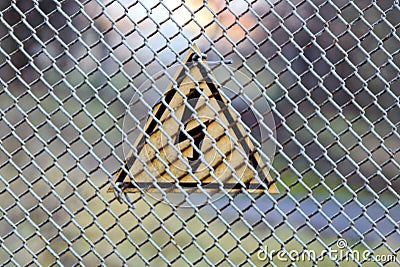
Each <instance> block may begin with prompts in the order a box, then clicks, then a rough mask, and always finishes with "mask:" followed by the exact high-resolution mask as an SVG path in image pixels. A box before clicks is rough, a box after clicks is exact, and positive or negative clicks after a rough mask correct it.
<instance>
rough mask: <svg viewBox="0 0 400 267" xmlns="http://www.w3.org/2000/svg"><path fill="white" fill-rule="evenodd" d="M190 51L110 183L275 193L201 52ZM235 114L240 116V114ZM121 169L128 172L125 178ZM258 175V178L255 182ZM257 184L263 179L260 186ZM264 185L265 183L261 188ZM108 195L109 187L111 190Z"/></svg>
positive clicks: (169, 189)
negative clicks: (123, 163) (198, 56)
mask: <svg viewBox="0 0 400 267" xmlns="http://www.w3.org/2000/svg"><path fill="white" fill-rule="evenodd" d="M194 50H196V51H197V53H195V52H194V51H190V52H189V53H188V55H187V56H186V57H185V59H184V62H183V63H185V64H186V66H187V67H185V66H182V67H180V68H179V70H178V72H177V74H176V75H175V80H176V81H177V86H176V87H174V86H173V84H172V83H171V84H170V85H169V87H168V88H167V90H166V92H165V94H164V96H163V98H162V99H161V101H160V102H159V103H158V104H157V105H156V106H155V107H154V109H153V116H150V118H149V119H148V121H147V123H146V125H145V128H144V131H145V133H142V134H141V135H140V136H139V138H138V139H137V140H136V143H135V144H134V147H135V149H136V150H137V155H138V157H135V156H134V153H133V151H131V152H130V153H129V156H128V159H127V163H126V165H125V168H123V169H121V170H120V171H119V172H118V174H117V176H116V178H115V183H117V184H118V185H122V188H123V191H124V192H137V191H138V187H140V188H143V189H145V190H146V191H148V192H161V191H164V192H182V191H183V190H185V191H189V192H199V191H203V190H206V191H207V190H208V191H214V192H215V191H216V190H219V189H222V188H223V189H224V190H226V191H228V192H231V193H232V192H241V191H242V188H245V189H246V190H247V191H248V192H250V193H261V192H264V190H268V192H269V193H277V192H278V191H277V188H276V186H275V184H274V183H273V181H272V179H271V177H270V175H269V174H268V172H267V168H266V166H265V165H264V163H263V162H262V160H261V157H260V155H259V153H258V152H257V150H256V148H255V147H254V145H253V143H252V141H251V140H250V138H249V136H248V135H249V134H251V133H248V132H246V130H245V128H244V127H243V125H242V123H241V122H240V121H239V120H238V114H237V112H235V110H233V107H232V106H230V105H229V104H228V101H227V99H226V98H225V97H224V96H223V95H222V94H221V93H220V91H219V89H218V86H217V85H216V84H215V83H214V82H212V81H211V80H210V79H208V78H207V77H208V76H209V75H210V73H211V72H210V70H209V68H208V65H207V64H206V62H205V61H204V60H201V59H200V60H196V59H195V58H196V57H197V55H198V54H199V53H200V52H199V50H198V49H197V48H194ZM239 116H240V115H239ZM125 170H129V172H130V175H131V177H133V179H131V177H130V175H128V174H127V173H126V171H125ZM255 177H258V179H255ZM259 181H262V182H261V183H260V182H259ZM263 183H265V184H263ZM110 191H113V188H112V187H111V188H110Z"/></svg>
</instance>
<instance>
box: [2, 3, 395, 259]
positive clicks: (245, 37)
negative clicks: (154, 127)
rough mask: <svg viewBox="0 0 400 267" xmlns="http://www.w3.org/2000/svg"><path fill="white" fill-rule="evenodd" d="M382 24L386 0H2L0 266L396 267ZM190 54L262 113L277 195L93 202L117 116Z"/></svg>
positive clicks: (117, 154)
mask: <svg viewBox="0 0 400 267" xmlns="http://www.w3.org/2000/svg"><path fill="white" fill-rule="evenodd" d="M399 11H400V10H399V2H398V1H389V0H383V1H366V0H360V1H342V0H296V1H288V0H266V1H260V0H255V1H250V0H247V1H245V0H241V1H236V0H234V1H227V2H224V1H217V0H209V1H204V2H203V1H197V0H195V1H185V2H181V1H177V0H168V1H160V2H159V1H144V0H143V1H130V0H129V1H128V0H86V1H85V0H64V1H53V0H41V1H40V0H33V1H25V0H12V1H8V0H4V1H1V2H0V45H1V46H0V82H1V88H0V140H1V141H0V179H1V181H0V203H1V204H0V211H1V214H0V243H1V244H0V262H1V263H2V265H29V264H32V265H67V266H68V265H88V266H96V265H101V264H105V265H110V266H118V265H123V264H127V265H130V266H143V265H152V266H153V265H154V266H156V265H159V266H170V265H174V266H187V265H199V266H208V265H221V266H263V265H267V264H269V265H272V266H288V265H290V264H292V265H293V266H311V265H324V266H334V265H338V264H340V265H343V266H357V265H358V266H361V265H365V266H398V265H399V264H400V259H399V255H400V230H399V222H400V205H399V204H400V203H399V201H400V196H399V190H400V132H399V124H400V101H399V95H400V79H399V61H400V53H399V49H400V45H399V44H400V40H399V28H400V12H399ZM193 45H197V46H198V47H199V48H200V50H201V52H202V53H204V54H205V55H207V61H210V62H211V61H214V62H223V61H224V60H231V61H232V62H233V63H232V64H229V66H230V67H232V68H234V69H236V70H238V71H240V72H242V73H245V74H246V75H247V76H248V77H250V79H251V80H252V81H253V82H254V84H256V85H257V87H258V90H260V91H261V96H262V98H263V99H265V100H266V101H267V102H268V104H269V106H270V108H271V112H272V115H273V118H274V121H275V126H276V127H275V132H276V139H275V145H276V151H275V153H274V160H273V162H272V166H271V168H270V170H269V173H270V175H271V177H272V178H273V179H274V181H275V184H276V186H277V187H278V189H279V194H277V195H272V194H268V193H267V192H264V193H259V194H248V193H246V191H243V192H242V193H240V194H237V195H230V194H223V195H222V197H221V199H219V200H218V201H217V202H211V203H209V204H207V205H203V206H195V205H193V206H192V207H189V208H177V207H175V206H174V205H173V204H171V203H168V202H163V201H159V200H157V199H153V198H151V197H149V196H148V195H146V194H145V193H144V192H143V191H141V192H139V193H134V194H130V195H129V197H130V199H131V201H132V202H133V204H134V207H133V206H130V205H128V203H127V201H126V200H124V201H123V202H122V203H120V202H119V201H118V198H117V197H116V196H115V195H114V194H112V193H108V192H107V190H108V188H109V186H110V185H112V184H113V179H114V178H115V176H116V174H117V172H118V171H119V170H120V169H121V167H122V166H123V164H124V161H125V159H124V156H123V151H122V150H123V142H122V138H121V137H122V134H123V120H124V116H125V114H126V110H127V109H128V108H129V103H130V101H131V99H132V97H133V96H134V95H135V93H138V92H140V91H139V89H138V88H139V87H140V86H141V84H143V83H144V82H150V84H153V83H156V81H155V80H154V79H153V76H154V74H156V73H159V72H160V71H164V70H166V69H168V68H169V67H171V66H173V65H178V66H179V65H182V59H183V58H184V57H185V55H186V54H187V53H188V51H189V50H190V49H191V47H193ZM221 66H222V67H226V68H228V65H226V64H222V65H221ZM141 115H142V116H148V114H141ZM338 240H340V241H341V242H344V243H345V244H344V245H345V246H343V243H339V242H337V241H338ZM330 249H336V250H338V251H339V252H341V253H336V254H334V253H327V252H324V251H329V250H330ZM265 250H267V251H265ZM311 250H312V251H315V252H316V254H315V255H313V254H312V253H310V251H311ZM271 251H272V253H271V255H270V256H271V258H272V259H268V258H263V256H264V254H263V253H264V252H268V253H269V252H271ZM365 251H367V252H370V254H369V256H368V257H364V258H363V257H361V256H360V257H358V256H357V255H356V252H359V253H361V254H362V253H364V252H365ZM260 252H263V253H260ZM294 252H297V253H299V254H302V255H303V256H304V255H307V257H306V258H305V259H304V258H303V259H301V258H300V259H298V258H296V257H295V255H294V254H295V253H294ZM346 252H351V253H350V256H349V253H346Z"/></svg>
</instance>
